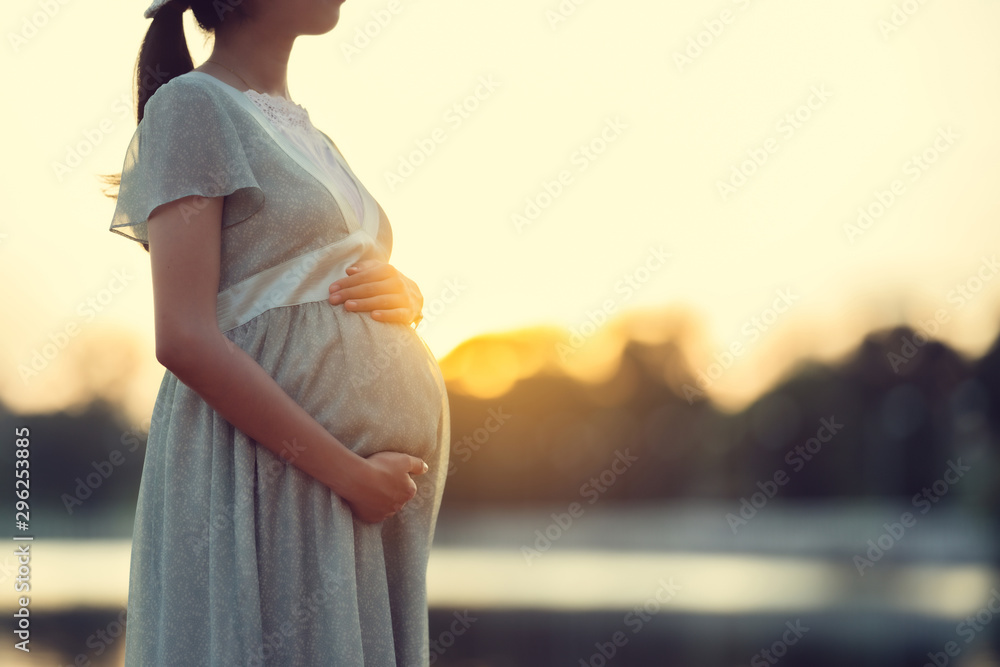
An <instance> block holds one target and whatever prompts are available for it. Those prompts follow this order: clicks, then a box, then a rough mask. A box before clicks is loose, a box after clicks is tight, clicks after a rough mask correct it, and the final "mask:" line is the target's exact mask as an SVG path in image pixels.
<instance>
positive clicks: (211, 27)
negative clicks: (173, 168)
mask: <svg viewBox="0 0 1000 667" xmlns="http://www.w3.org/2000/svg"><path fill="white" fill-rule="evenodd" d="M247 4H248V0H170V2H168V3H167V4H165V5H163V6H162V7H160V8H159V9H158V10H157V12H156V14H154V15H153V20H152V22H151V23H150V25H149V29H148V30H147V31H146V36H145V37H144V38H143V40H142V46H140V47H139V56H138V58H137V59H136V68H135V86H136V113H135V116H136V124H139V123H141V122H142V118H143V116H144V115H145V110H146V102H148V101H149V98H151V97H152V96H153V93H155V92H156V91H157V89H159V87H160V86H162V85H163V84H165V83H166V82H167V81H169V80H170V79H173V78H174V77H177V76H180V75H181V74H186V73H187V72H190V71H191V70H193V69H194V62H193V61H192V60H191V52H190V51H189V50H188V45H187V39H186V38H185V36H184V11H185V10H186V9H188V8H190V9H191V11H192V12H193V13H194V18H195V20H196V21H197V23H198V27H200V28H201V30H202V31H203V32H204V33H205V34H206V36H207V35H208V34H214V33H215V31H216V29H217V28H218V27H219V26H221V25H222V23H223V21H226V20H227V19H229V18H230V17H235V18H236V19H237V20H239V21H243V20H244V19H247V18H249V17H250V13H249V12H248V10H247V7H246V5H247ZM121 177H122V175H121V174H120V173H118V174H101V175H99V176H98V178H99V179H100V180H102V181H103V182H104V184H105V185H107V186H112V187H114V188H118V187H120V186H121ZM104 195H105V196H107V197H110V198H111V199H118V192H117V189H116V190H114V191H112V190H110V189H105V191H104ZM142 247H143V248H145V249H146V250H147V251H149V246H148V245H147V244H145V243H143V244H142Z"/></svg>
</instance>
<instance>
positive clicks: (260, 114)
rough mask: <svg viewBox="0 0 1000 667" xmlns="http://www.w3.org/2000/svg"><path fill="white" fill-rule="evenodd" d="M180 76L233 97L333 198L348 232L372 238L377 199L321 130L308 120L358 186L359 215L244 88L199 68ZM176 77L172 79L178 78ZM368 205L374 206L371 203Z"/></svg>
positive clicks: (375, 226)
mask: <svg viewBox="0 0 1000 667" xmlns="http://www.w3.org/2000/svg"><path fill="white" fill-rule="evenodd" d="M180 76H188V77H189V76H195V77H200V78H203V79H208V80H209V81H211V82H213V83H212V85H215V86H220V87H221V88H222V90H224V91H226V93H227V94H228V95H229V96H230V97H231V98H232V99H234V100H236V101H237V102H238V103H239V104H240V105H241V106H243V108H245V109H246V110H247V111H248V112H249V113H250V114H251V116H253V117H254V119H255V120H257V123H258V125H260V127H261V128H262V129H263V130H264V131H265V132H267V134H268V135H270V137H271V139H272V140H273V141H274V142H275V143H276V144H277V145H278V147H279V148H280V149H281V150H283V151H284V152H285V153H286V154H287V155H288V156H290V157H291V158H292V159H293V160H295V161H296V162H297V163H298V164H299V166H300V167H302V168H303V169H304V170H305V171H306V172H308V173H309V174H311V175H312V176H313V178H315V179H316V180H317V181H318V182H319V183H320V184H322V185H323V186H324V187H325V188H326V189H327V191H328V192H329V193H330V195H331V196H332V197H333V199H334V201H335V202H336V203H337V206H338V207H339V209H340V211H341V213H342V215H343V216H344V219H345V221H346V222H347V226H348V228H349V229H350V230H351V231H356V230H359V229H361V230H364V231H365V232H366V233H367V234H368V235H369V236H371V237H372V238H375V235H376V233H377V232H376V230H377V229H378V227H379V223H380V215H379V213H378V211H379V207H378V205H377V202H375V200H374V199H372V198H371V195H370V194H369V193H368V191H367V190H366V189H365V187H364V186H363V185H361V180H360V179H359V178H358V177H357V175H355V173H354V170H353V169H351V167H350V165H349V164H347V160H345V159H344V158H343V156H342V155H341V154H340V150H339V149H338V148H337V147H336V145H335V144H334V143H333V140H332V139H330V138H329V137H328V136H326V135H325V134H323V132H322V131H321V130H319V129H318V128H316V127H315V126H313V125H312V123H311V122H310V128H311V131H312V133H313V134H314V135H315V136H317V137H322V141H323V142H324V143H326V144H329V145H330V146H331V147H332V148H333V150H332V151H331V153H332V155H333V156H334V159H335V160H337V161H338V162H339V163H340V166H341V167H342V168H343V169H344V171H345V172H347V174H348V175H349V176H350V177H351V178H352V179H353V180H354V183H355V185H356V186H357V187H358V191H359V192H360V193H361V205H362V206H361V217H360V218H358V217H357V216H356V215H355V212H354V207H353V206H351V205H350V203H349V202H348V201H347V199H346V197H345V196H344V194H343V193H342V192H341V191H340V188H339V187H337V186H336V185H335V184H334V183H333V182H332V181H331V180H330V178H329V177H327V176H326V175H325V174H324V173H323V172H322V171H321V170H320V169H319V168H318V167H317V166H316V165H315V164H314V163H313V161H312V159H310V158H309V157H308V156H307V155H306V154H305V153H304V152H303V151H302V149H301V148H299V147H298V146H296V145H295V143H294V142H292V141H291V138H290V137H288V136H286V135H285V133H283V132H281V131H280V130H279V129H278V126H277V125H276V124H275V123H274V122H273V121H271V119H270V118H269V117H268V116H267V115H266V114H265V113H264V111H263V109H261V107H260V106H258V105H257V104H255V103H254V102H253V100H252V99H250V97H249V96H248V95H247V94H246V93H245V92H244V91H242V90H240V89H239V88H237V87H236V86H232V85H230V84H228V83H226V82H225V81H223V80H222V79H218V78H216V77H214V76H212V75H211V74H207V73H205V72H202V71H199V70H191V71H190V72H187V73H185V74H182V75H180ZM180 76H179V77H176V78H180ZM269 97H270V96H269ZM272 99H274V98H272ZM279 99H282V100H285V102H286V103H287V104H289V105H292V104H294V103H293V102H291V101H289V100H286V99H285V98H279ZM295 106H299V105H295ZM300 108H301V109H302V111H303V112H304V113H306V114H308V112H307V111H306V110H305V107H300ZM307 117H308V116H307ZM372 204H375V205H374V206H373V205H372Z"/></svg>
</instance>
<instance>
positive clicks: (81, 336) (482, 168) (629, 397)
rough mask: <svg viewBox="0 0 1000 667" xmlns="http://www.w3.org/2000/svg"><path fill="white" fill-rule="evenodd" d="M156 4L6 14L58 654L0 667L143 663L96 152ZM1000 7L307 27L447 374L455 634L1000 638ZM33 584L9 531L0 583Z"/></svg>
mask: <svg viewBox="0 0 1000 667" xmlns="http://www.w3.org/2000/svg"><path fill="white" fill-rule="evenodd" d="M146 4H147V3H146V2H127V1H125V0H105V2H103V3H102V4H101V5H100V6H99V7H98V6H97V5H95V4H94V3H88V2H85V1H84V0H11V1H10V2H8V3H6V4H5V5H4V9H3V10H2V13H0V28H2V32H3V36H4V44H3V47H2V48H0V53H2V55H0V60H2V63H3V72H4V74H5V80H6V81H7V82H8V83H7V90H8V94H7V96H6V99H7V100H8V102H7V103H6V104H5V105H4V109H3V112H2V113H3V117H4V119H5V121H6V122H5V126H6V127H7V128H8V132H7V135H6V136H5V148H6V150H5V153H6V154H7V156H8V157H7V159H6V160H4V161H3V162H2V164H0V183H2V184H3V185H2V187H3V194H4V195H5V196H4V197H3V201H4V202H5V207H6V209H5V215H3V216H2V217H0V280H2V281H3V284H4V285H5V286H6V289H4V290H3V299H4V306H5V307H4V311H5V313H6V316H5V319H4V322H5V326H4V327H3V328H2V330H0V362H2V363H0V422H2V424H3V430H2V433H4V434H5V435H4V438H3V444H2V447H0V465H2V466H3V470H4V471H7V472H3V473H0V479H2V483H0V489H2V493H3V497H4V498H7V499H8V500H7V501H6V502H7V504H6V505H5V507H7V508H8V509H9V510H10V512H11V517H10V521H11V528H10V532H9V533H8V534H9V535H10V536H14V535H16V534H17V531H16V530H14V528H13V519H14V517H13V470H14V464H13V460H14V438H15V436H14V430H15V428H18V427H23V426H27V427H29V428H30V430H31V437H32V451H33V458H32V460H31V463H32V470H33V476H32V482H33V485H32V532H33V534H34V535H35V536H36V538H37V541H36V542H35V543H34V546H33V549H34V556H33V560H32V585H33V591H32V593H33V595H32V615H33V616H32V618H33V628H34V630H35V634H33V636H32V640H33V641H32V646H33V649H34V650H33V651H32V654H31V656H22V655H18V654H17V653H16V652H14V651H13V650H12V649H11V644H12V643H13V642H12V641H10V640H8V641H6V642H5V643H4V645H3V646H2V647H0V660H2V661H3V664H12V665H14V664H26V665H36V664H38V665H41V664H46V665H51V664H59V665H63V664H71V663H72V662H73V661H74V660H78V659H79V656H83V658H82V659H79V660H80V661H81V663H82V664H86V662H87V661H90V664H95V665H103V664H108V665H117V664H121V651H122V649H123V646H124V642H123V641H121V638H120V637H121V635H120V632H121V625H120V624H119V621H118V619H119V618H120V615H121V613H122V611H123V610H124V605H125V594H126V593H127V575H128V544H129V537H130V534H131V523H132V517H133V514H134V507H135V497H136V494H137V491H138V484H139V475H140V472H141V467H142V459H143V453H144V444H145V432H146V430H147V429H148V426H149V415H150V412H151V410H152V405H153V400H154V398H155V395H156V391H157V389H158V386H159V381H160V378H161V377H162V374H163V369H162V367H160V366H159V365H158V364H157V362H156V360H155V355H154V352H153V349H154V348H153V330H152V312H153V311H152V293H151V289H150V279H149V264H148V255H147V254H146V253H145V252H143V251H142V249H141V248H140V247H139V246H138V245H137V244H135V243H131V242H128V241H126V240H125V239H123V238H122V237H120V236H118V235H114V234H111V233H110V232H109V231H108V225H109V224H110V220H111V214H112V212H113V209H114V202H113V200H111V199H108V198H106V197H104V196H103V194H102V187H101V184H100V181H99V179H98V175H100V174H108V173H116V172H118V171H120V169H121V166H122V162H123V159H124V153H125V149H126V147H127V145H128V142H129V140H130V139H131V136H132V134H133V132H134V131H135V115H134V102H133V87H134V77H135V72H134V66H135V58H136V54H137V52H138V47H139V44H140V41H141V39H142V36H143V34H144V32H145V29H146V27H147V25H148V21H147V20H146V19H144V18H143V17H142V11H143V10H144V9H145V6H146ZM185 22H186V28H187V34H188V44H189V47H190V48H191V51H192V54H193V56H194V59H195V62H196V63H200V62H202V61H203V60H204V58H205V57H206V56H207V54H208V53H209V51H210V44H209V43H207V42H206V40H205V39H204V38H203V37H202V36H201V35H200V33H199V31H198V29H197V27H196V26H195V25H194V23H193V21H192V17H191V15H190V13H188V14H186V17H185ZM998 26H1000V6H998V5H997V4H996V3H994V2H987V1H986V0H957V1H955V2H951V3H941V2H918V1H917V0H905V1H888V0H878V1H876V2H862V1H861V0H846V1H845V2H842V3H838V4H836V5H822V6H820V5H815V4H813V3H794V2H792V1H791V0H699V1H697V2H688V3H683V4H681V3H658V2H652V1H650V0H645V1H640V0H635V1H634V2H630V3H609V2H606V1H602V0H588V1H586V2H572V1H571V0H563V1H562V2H559V1H558V0H539V1H537V2H535V1H529V0H513V1H511V2H506V3H486V4H479V3H468V2H459V1H458V0H439V1H438V2H433V3H432V2H428V1H427V0H410V1H408V0H398V1H395V0H391V1H390V0H350V1H349V2H347V3H345V4H344V5H343V7H342V9H341V19H340V23H339V24H338V26H337V27H336V28H335V29H334V30H333V31H332V32H331V33H329V34H327V35H323V36H317V37H303V38H301V39H299V40H298V41H297V45H296V49H295V51H294V53H293V56H292V61H291V63H290V73H289V77H290V79H289V88H290V91H291V94H292V96H293V98H294V99H295V101H296V102H298V103H300V104H302V105H303V106H305V107H306V108H307V109H309V111H310V115H311V117H312V120H313V122H314V124H316V125H317V126H318V127H320V128H321V129H323V130H324V131H325V132H326V133H327V134H329V135H330V136H331V137H333V138H334V140H335V141H336V142H337V144H338V146H339V147H340V148H341V150H342V151H343V153H344V154H345V156H346V157H347V159H348V161H349V162H350V164H351V166H352V168H353V170H354V171H355V172H356V173H357V174H358V175H359V176H360V177H361V179H362V180H363V182H364V183H365V186H366V187H367V188H368V189H369V190H370V191H371V192H372V194H373V195H374V196H375V198H376V199H377V200H378V201H379V202H380V204H381V205H382V206H383V208H384V209H385V210H386V212H387V214H388V216H389V219H390V220H391V221H392V225H393V232H394V249H393V256H392V263H393V264H394V265H395V266H397V267H398V268H399V269H400V270H401V271H403V272H404V273H405V274H406V275H408V276H410V277H411V278H413V279H414V280H416V281H417V283H418V284H419V285H420V286H421V288H422V290H423V293H424V295H425V299H426V301H425V321H424V322H423V323H422V324H421V327H420V329H419V331H420V333H421V335H422V336H423V337H424V339H425V340H426V341H427V342H428V345H429V346H430V347H431V349H432V350H433V351H434V352H435V354H436V355H437V357H438V359H439V360H440V363H441V366H442V370H443V372H444V375H445V377H446V379H447V382H448V389H449V396H450V399H451V406H452V417H453V421H452V435H453V443H452V461H453V464H454V465H453V469H452V472H451V474H450V475H449V477H448V483H447V490H446V493H445V498H444V504H443V507H442V512H441V518H440V521H439V525H438V533H437V535H436V539H435V549H434V553H433V556H432V560H431V567H430V571H429V594H430V598H431V622H432V639H434V640H436V641H437V642H438V643H437V644H436V645H437V646H439V647H441V651H439V652H437V651H436V653H435V654H436V655H437V656H438V657H437V658H436V660H435V664H438V665H456V666H458V665H462V666H467V667H472V666H476V667H487V666H489V667H494V666H497V667H499V666H507V665H511V666H513V665H517V666H522V665H526V666H533V665H580V664H583V665H595V666H596V665H602V664H605V663H607V664H609V665H664V666H669V667H673V666H691V667H701V666H706V667H716V666H719V667H730V666H733V667H735V666H736V665H748V664H749V665H754V664H755V661H756V664H767V663H766V662H760V661H761V660H765V661H767V658H765V657H764V656H763V654H762V653H761V652H762V651H765V650H766V651H769V652H770V654H771V656H772V657H773V659H774V660H775V661H778V660H780V664H783V665H789V666H792V667H794V666H798V665H802V666H805V665H808V666H810V667H812V666H818V667H824V666H826V665H845V664H850V665H860V666H868V665H871V666H872V667H874V666H876V665H877V666H879V667H911V666H912V667H920V666H922V665H924V664H934V661H937V662H943V661H946V662H947V663H948V664H951V665H958V666H959V667H995V666H996V665H1000V639H998V637H1000V619H995V618H994V617H995V612H994V611H993V610H995V609H998V608H1000V606H998V605H1000V593H997V591H998V590H1000V581H998V579H1000V578H998V573H997V567H998V563H1000V550H998V546H997V539H996V537H997V529H998V522H1000V512H998V505H1000V497H998V491H997V483H996V481H997V477H998V473H1000V467H998V460H1000V459H998V457H1000V450H998V427H1000V345H998V333H1000V327H998V323H1000V308H998V305H1000V280H994V278H996V277H997V275H996V274H997V269H998V268H1000V266H998V264H997V260H996V255H995V251H996V249H997V248H998V240H1000V225H997V224H996V221H997V213H998V209H1000V205H998V204H1000V200H998V197H997V196H996V183H997V182H998V177H1000V160H997V156H998V149H1000V129H998V126H997V123H996V120H995V119H996V118H997V117H1000V85H998V84H1000V81H998V76H1000V69H998V66H1000V42H997V40H996V38H995V35H996V33H997V28H998ZM830 424H837V425H839V428H837V427H834V428H833V429H831V427H830ZM822 428H825V429H826V430H821V429H822ZM832 430H836V433H832ZM802 448H804V449H802ZM116 450H117V451H118V453H119V455H120V459H119V458H115V460H116V461H117V460H121V465H116V466H115V467H114V469H113V473H112V474H110V475H109V476H108V477H107V478H106V479H103V480H101V482H100V484H99V485H97V486H96V488H93V489H91V491H92V493H91V494H90V495H89V496H88V497H87V498H86V499H85V501H84V502H83V503H82V504H81V505H80V506H74V508H73V511H72V513H70V512H69V511H67V509H66V507H65V504H64V502H63V499H64V497H65V494H74V493H76V487H77V485H78V483H79V480H82V479H85V478H87V477H88V475H90V474H91V473H94V472H95V470H97V469H98V468H100V467H101V465H102V464H101V462H104V461H109V460H111V457H112V456H116V455H115V454H113V452H115V451H116ZM803 451H804V452H805V454H803ZM633 459H634V461H633ZM615 461H618V462H619V463H615ZM626 462H628V463H630V464H634V465H626ZM105 467H106V466H105ZM956 470H958V471H961V475H959V473H957V472H955V471H956ZM591 480H596V482H592V481H591ZM776 480H781V481H782V483H781V484H778V482H777V481H776ZM906 513H909V514H910V515H911V516H912V517H913V520H912V521H908V522H907V523H909V524H911V525H908V526H904V527H903V528H905V530H901V529H900V526H902V524H901V521H902V517H903V516H904V515H906ZM11 544H12V545H13V544H14V543H13V542H11ZM4 554H5V555H4ZM859 558H862V559H867V562H868V563H870V565H866V564H865V562H864V561H859V560H858V559H859ZM15 577H16V561H15V557H14V556H13V547H12V548H11V549H9V550H5V551H4V552H0V585H2V586H3V588H4V593H3V595H2V596H0V601H2V602H3V604H4V609H5V610H7V611H12V610H13V607H14V604H15V602H14V600H15V598H16V595H15V593H14V592H13V586H14V581H15ZM991 605H992V607H993V609H991ZM5 613H6V612H5ZM456 614H457V615H459V617H461V618H464V619H466V621H467V622H466V624H461V623H460V624H459V626H455V625H453V622H454V621H455V620H456V616H455V615H456ZM472 618H474V619H475V620H474V621H469V620H468V619H472ZM9 619H10V617H9V616H8V623H9V622H10V620H9ZM455 627H461V628H462V632H461V633H460V634H458V635H454V634H449V633H450V632H451V630H450V629H449V628H455ZM789 628H798V631H797V632H792V634H788V632H790V630H789ZM803 628H808V630H807V631H803ZM102 633H103V634H102ZM616 633H620V634H616ZM6 636H7V637H8V638H9V637H11V635H10V634H7V635H6ZM104 638H107V639H104ZM616 638H617V641H616ZM512 639H513V641H512ZM786 639H794V640H795V641H794V643H792V642H791V641H787V642H786ZM949 642H953V644H949ZM946 648H950V649H951V650H952V653H954V654H955V655H946V654H945V652H946ZM610 654H613V655H610ZM779 654H780V656H779ZM609 655H610V657H606V656H609Z"/></svg>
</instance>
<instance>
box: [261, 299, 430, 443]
mask: <svg viewBox="0 0 1000 667" xmlns="http://www.w3.org/2000/svg"><path fill="white" fill-rule="evenodd" d="M282 311H284V313H282ZM279 313H281V314H279ZM267 315H271V316H272V317H271V320H272V321H271V322H269V323H268V327H267V332H266V337H267V338H268V339H273V338H275V337H276V338H277V340H276V341H274V342H275V343H278V342H279V341H280V343H279V344H280V346H281V347H282V348H283V349H284V353H283V354H281V355H280V358H276V359H275V362H276V363H275V366H274V376H275V378H276V380H277V381H278V383H279V384H281V385H282V386H283V388H285V390H286V391H287V392H288V393H289V395H291V396H292V398H294V399H295V400H296V401H297V402H298V403H299V404H300V405H301V406H302V407H303V408H305V410H306V411H307V412H308V413H309V414H311V415H312V416H313V417H314V418H316V420H317V421H319V422H320V423H321V424H323V425H324V426H325V427H326V429H327V430H328V431H329V432H330V433H332V434H333V435H334V436H335V437H336V438H337V439H338V440H340V441H341V442H342V443H343V444H344V445H345V446H347V447H349V448H350V449H351V450H353V451H354V452H356V453H357V454H359V455H360V456H369V455H371V454H374V453H375V452H380V451H396V452H405V453H407V454H411V455H413V456H417V457H420V458H423V459H425V460H426V459H428V458H430V457H432V455H433V454H434V453H435V452H437V451H438V449H439V448H440V447H442V446H444V447H447V443H443V442H441V437H442V435H441V434H442V433H443V432H446V431H443V430H442V429H445V428H446V425H445V424H443V423H442V422H443V420H446V419H447V416H448V412H447V400H448V399H447V393H446V390H445V385H444V379H443V378H442V376H441V371H440V369H439V367H438V364H437V360H436V359H435V358H434V355H433V354H432V353H431V351H430V350H429V349H428V348H427V346H426V344H425V343H424V341H423V340H422V339H421V338H420V336H419V334H417V333H416V332H415V331H414V330H413V329H412V328H410V327H409V326H407V325H403V324H391V323H386V322H378V321H376V320H373V319H372V318H371V316H370V314H369V313H352V312H349V311H346V310H344V309H343V307H342V306H331V305H330V304H328V303H325V302H323V303H307V304H301V305H298V306H293V307H291V308H279V309H275V310H272V311H269V313H267V314H265V317H266V316H267ZM286 319H287V322H284V320H286ZM286 327H287V330H285V328H286ZM265 347H267V348H272V349H271V351H272V353H273V348H274V347H275V345H273V344H272V345H266V346H265Z"/></svg>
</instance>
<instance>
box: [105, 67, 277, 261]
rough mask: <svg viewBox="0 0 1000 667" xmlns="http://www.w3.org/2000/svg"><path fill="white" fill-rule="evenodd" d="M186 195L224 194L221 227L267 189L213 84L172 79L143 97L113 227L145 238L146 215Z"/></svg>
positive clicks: (248, 210) (259, 202)
mask: <svg viewBox="0 0 1000 667" xmlns="http://www.w3.org/2000/svg"><path fill="white" fill-rule="evenodd" d="M189 195H202V196H204V197H220V196H225V197H226V199H225V203H224V205H223V213H222V226H223V227H224V228H225V227H229V226H231V225H235V224H237V223H239V222H243V221H244V220H246V219H247V218H249V217H251V216H252V215H253V214H254V213H256V212H257V211H258V210H259V209H260V208H261V207H262V206H263V205H264V191H263V190H262V189H261V187H260V185H259V184H258V182H257V178H256V177H255V175H254V171H253V169H252V167H251V164H250V161H249V160H248V159H247V154H246V152H245V150H244V147H243V144H242V141H241V140H240V136H239V133H238V132H237V130H236V126H235V124H234V123H233V120H232V118H231V117H230V115H229V112H228V111H227V109H226V107H225V106H224V105H223V104H222V102H221V101H220V100H219V99H218V98H217V97H215V94H214V91H209V90H206V89H205V88H204V87H202V86H200V85H198V84H197V83H196V82H192V81H190V80H182V79H171V80H170V81H168V82H167V83H165V84H163V85H162V86H160V88H158V89H157V90H156V92H155V93H153V95H152V96H151V97H150V98H149V100H148V101H147V102H146V108H145V110H144V113H143V119H142V121H141V122H140V123H139V125H138V127H136V130H135V134H134V135H133V136H132V140H131V142H130V143H129V147H128V151H127V152H126V155H125V162H124V164H123V165H122V176H121V186H120V187H119V190H118V203H117V205H116V206H115V213H114V217H113V218H112V220H111V227H110V229H111V231H112V232H115V233H118V234H121V235H122V236H126V237H128V238H130V239H134V240H136V241H140V242H142V243H148V242H149V235H148V230H147V225H146V223H147V221H148V220H149V214H150V213H152V212H153V210H154V209H155V208H156V207H157V206H160V205H162V204H166V203H168V202H171V201H174V200H177V199H181V198H183V197H187V196H189Z"/></svg>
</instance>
